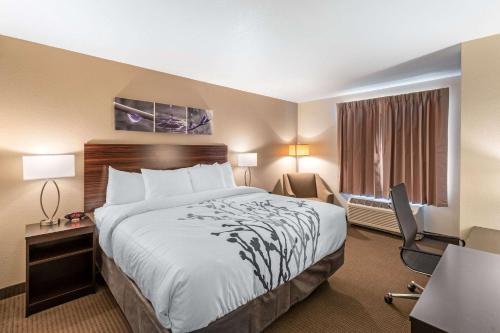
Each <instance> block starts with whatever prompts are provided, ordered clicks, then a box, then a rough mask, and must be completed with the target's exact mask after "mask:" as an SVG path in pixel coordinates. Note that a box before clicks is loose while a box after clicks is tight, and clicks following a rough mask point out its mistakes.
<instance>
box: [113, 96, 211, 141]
mask: <svg viewBox="0 0 500 333" xmlns="http://www.w3.org/2000/svg"><path fill="white" fill-rule="evenodd" d="M114 110H115V129H117V130H125V131H141V132H160V133H182V134H212V122H213V114H212V111H211V110H205V109H197V108H192V107H185V106H178V105H173V104H163V103H156V102H145V101H139V100H133V99H127V98H120V97H116V98H115V101H114Z"/></svg>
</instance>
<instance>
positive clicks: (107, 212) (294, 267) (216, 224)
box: [95, 187, 346, 333]
mask: <svg viewBox="0 0 500 333" xmlns="http://www.w3.org/2000/svg"><path fill="white" fill-rule="evenodd" d="M95 217H96V224H97V226H98V229H99V242H100V245H101V247H102V249H103V251H104V252H105V253H106V254H107V255H108V256H109V257H112V258H113V259H114V261H115V263H116V264H117V265H118V266H119V267H120V268H121V269H122V270H123V272H125V274H127V275H128V276H129V277H130V278H131V279H132V280H133V281H134V282H135V283H136V284H137V286H138V287H139V289H140V290H141V292H142V293H143V294H144V296H145V297H146V298H147V299H148V300H149V301H150V302H151V303H152V305H153V308H154V309H155V312H156V315H157V317H158V319H159V321H160V322H161V323H162V324H163V325H164V326H165V327H166V328H170V329H171V330H172V332H174V333H176V332H189V331H193V330H196V329H200V328H203V327H205V326H207V325H208V324H210V323H211V322H212V321H214V320H216V319H217V318H220V317H222V316H224V315H225V314H227V313H229V312H231V311H233V310H235V309H236V308H238V307H239V306H242V305H244V304H245V303H247V302H248V301H250V300H252V299H254V298H256V297H258V296H260V295H262V294H264V293H266V292H267V291H269V290H271V289H274V288H276V287H277V286H278V285H280V284H282V283H284V282H285V281H288V280H290V279H292V278H293V277H295V276H296V275H298V274H299V273H301V272H302V271H303V270H305V269H307V267H309V266H310V265H312V264H314V263H315V262H317V261H319V260H320V259H321V258H323V257H324V256H326V255H328V254H330V253H332V252H335V251H336V250H338V249H339V248H340V247H341V246H342V244H343V243H344V240H345V237H346V222H345V212H344V210H343V209H342V208H340V207H337V206H334V205H331V204H326V203H321V202H316V201H310V200H302V199H293V198H289V197H284V196H277V195H271V194H268V193H266V192H264V191H263V190H260V189H256V188H250V187H238V188H233V189H222V190H214V191H205V192H198V193H194V194H190V195H183V196H176V197H173V198H168V199H162V200H159V199H156V200H146V201H142V202H138V203H132V204H125V205H114V206H107V207H102V208H99V209H97V210H96V211H95Z"/></svg>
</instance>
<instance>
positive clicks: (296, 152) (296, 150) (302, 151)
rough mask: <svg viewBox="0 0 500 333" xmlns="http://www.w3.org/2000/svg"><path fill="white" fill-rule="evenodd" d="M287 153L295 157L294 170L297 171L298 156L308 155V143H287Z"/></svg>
mask: <svg viewBox="0 0 500 333" xmlns="http://www.w3.org/2000/svg"><path fill="white" fill-rule="evenodd" d="M288 155H289V156H293V157H295V171H296V172H299V157H301V156H309V155H310V154H309V145H289V146H288Z"/></svg>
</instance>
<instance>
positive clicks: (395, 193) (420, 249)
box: [384, 184, 465, 304]
mask: <svg viewBox="0 0 500 333" xmlns="http://www.w3.org/2000/svg"><path fill="white" fill-rule="evenodd" d="M390 196H391V201H392V208H393V209H394V212H395V213H396V218H397V221H398V225H399V230H400V231H401V235H402V236H403V246H402V247H401V248H400V250H401V251H400V255H401V260H403V263H404V264H405V265H406V267H408V268H409V269H411V270H412V271H414V272H417V273H420V274H424V275H427V276H431V275H432V272H434V269H435V268H436V266H437V264H438V263H439V259H441V255H442V254H443V252H444V250H445V249H446V246H448V244H455V245H461V246H464V245H465V242H464V241H463V240H461V239H460V238H457V237H451V236H446V235H441V234H435V233H430V232H425V231H424V232H422V233H418V232H417V222H416V221H415V218H414V217H413V213H412V210H411V207H410V202H409V201H408V195H407V194H406V187H405V184H399V185H396V186H394V187H392V188H391V191H390ZM417 234H418V236H420V237H422V238H421V239H420V240H419V241H418V242H416V241H415V238H416V237H417ZM408 290H410V291H411V292H412V293H413V292H415V291H417V293H416V294H415V293H414V294H393V293H387V294H386V295H385V296H384V300H385V302H386V303H387V304H390V303H392V299H393V297H397V298H409V299H418V298H419V297H420V294H421V293H422V291H424V288H423V287H422V286H420V285H419V284H417V283H415V281H411V282H410V284H408Z"/></svg>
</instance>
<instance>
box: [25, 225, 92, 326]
mask: <svg viewBox="0 0 500 333" xmlns="http://www.w3.org/2000/svg"><path fill="white" fill-rule="evenodd" d="M95 248H96V234H95V225H94V224H93V223H92V221H91V220H89V219H88V220H84V221H82V222H80V223H77V224H73V223H66V224H61V225H54V226H40V225H39V224H31V225H27V226H26V316H28V315H30V314H32V313H35V312H38V311H41V310H44V309H46V308H49V307H52V306H55V305H58V304H61V303H63V302H67V301H69V300H72V299H75V298H78V297H81V296H83V295H86V294H89V293H92V292H94V291H95Z"/></svg>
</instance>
